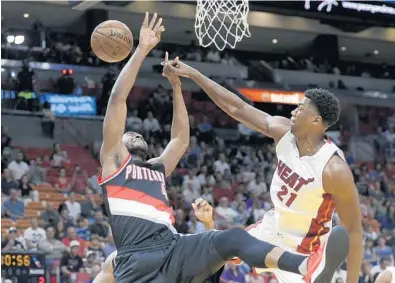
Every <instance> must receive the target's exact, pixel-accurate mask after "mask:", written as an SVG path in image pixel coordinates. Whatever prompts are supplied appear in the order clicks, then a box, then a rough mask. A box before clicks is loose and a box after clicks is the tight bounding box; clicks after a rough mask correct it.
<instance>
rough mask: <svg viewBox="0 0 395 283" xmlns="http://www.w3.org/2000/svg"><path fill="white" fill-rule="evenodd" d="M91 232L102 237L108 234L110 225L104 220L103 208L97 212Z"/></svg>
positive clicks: (90, 227) (90, 228)
mask: <svg viewBox="0 0 395 283" xmlns="http://www.w3.org/2000/svg"><path fill="white" fill-rule="evenodd" d="M89 231H90V232H91V234H97V235H99V236H100V237H102V238H106V237H107V235H108V225H107V223H105V222H104V215H103V212H102V211H101V209H98V210H96V212H95V222H94V223H93V224H91V225H90V226H89Z"/></svg>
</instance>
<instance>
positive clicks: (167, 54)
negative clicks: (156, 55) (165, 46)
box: [165, 51, 169, 64]
mask: <svg viewBox="0 0 395 283" xmlns="http://www.w3.org/2000/svg"><path fill="white" fill-rule="evenodd" d="M168 62H169V53H168V52H167V51H166V53H165V63H166V64H167V63H168Z"/></svg>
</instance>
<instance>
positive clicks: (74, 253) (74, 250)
mask: <svg viewBox="0 0 395 283" xmlns="http://www.w3.org/2000/svg"><path fill="white" fill-rule="evenodd" d="M80 248H81V247H80V243H79V242H78V241H71V242H70V253H68V254H67V255H65V256H63V257H62V259H61V261H60V268H61V274H62V275H61V283H69V282H70V281H71V279H72V278H73V277H74V278H77V276H76V274H75V273H77V272H83V271H84V263H83V261H82V258H81V256H80V253H79V251H80Z"/></svg>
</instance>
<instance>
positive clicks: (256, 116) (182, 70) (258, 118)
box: [171, 60, 290, 142]
mask: <svg viewBox="0 0 395 283" xmlns="http://www.w3.org/2000/svg"><path fill="white" fill-rule="evenodd" d="M171 71H172V72H174V73H175V74H177V75H179V76H183V77H187V78H190V79H192V80H193V81H194V82H195V83H196V84H198V85H199V86H200V87H201V88H202V89H203V90H204V91H205V92H206V93H207V95H208V96H210V98H211V99H212V100H213V101H214V103H215V104H217V105H218V107H220V108H221V109H222V110H223V111H225V112H226V113H227V114H229V115H230V116H231V117H233V118H234V119H236V120H237V121H239V122H241V123H243V124H245V125H247V126H248V127H250V128H251V129H254V130H256V131H258V132H261V133H263V134H264V135H265V136H268V137H271V138H273V139H274V140H275V141H276V142H277V141H278V140H280V139H281V137H282V136H283V135H284V134H285V133H286V132H287V131H289V129H290V120H289V119H287V118H285V117H280V116H271V115H269V114H267V113H265V112H263V111H261V110H259V109H256V108H255V107H252V106H251V105H249V104H248V103H246V102H244V101H243V100H242V99H240V98H239V97H238V96H237V95H236V94H234V93H232V92H230V91H229V90H227V89H226V88H224V87H222V86H221V85H219V84H217V83H216V82H214V81H213V80H210V79H209V78H207V77H206V76H204V75H203V74H201V73H200V72H199V71H197V70H195V69H194V68H192V67H190V66H188V65H187V64H185V63H183V62H181V61H179V60H174V62H173V63H172V66H171Z"/></svg>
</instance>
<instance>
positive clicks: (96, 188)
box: [88, 167, 101, 194]
mask: <svg viewBox="0 0 395 283" xmlns="http://www.w3.org/2000/svg"><path fill="white" fill-rule="evenodd" d="M100 172H101V167H97V168H96V174H94V175H92V176H91V177H90V178H89V179H88V186H89V188H90V189H91V190H92V191H93V192H94V193H95V194H101V187H100V185H99V183H98V182H97V178H98V177H99V174H100Z"/></svg>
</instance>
